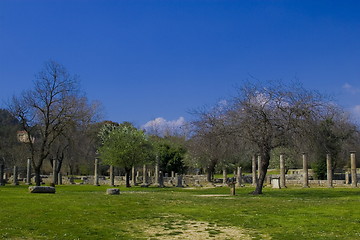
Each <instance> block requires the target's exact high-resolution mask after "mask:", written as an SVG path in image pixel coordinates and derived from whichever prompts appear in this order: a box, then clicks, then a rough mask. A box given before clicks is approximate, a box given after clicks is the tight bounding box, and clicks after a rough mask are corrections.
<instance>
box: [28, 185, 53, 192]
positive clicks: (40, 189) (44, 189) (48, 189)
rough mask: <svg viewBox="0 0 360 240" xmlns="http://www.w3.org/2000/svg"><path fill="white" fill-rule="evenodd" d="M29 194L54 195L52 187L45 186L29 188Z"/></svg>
mask: <svg viewBox="0 0 360 240" xmlns="http://www.w3.org/2000/svg"><path fill="white" fill-rule="evenodd" d="M29 192H30V193H55V188H54V187H47V186H31V187H29Z"/></svg>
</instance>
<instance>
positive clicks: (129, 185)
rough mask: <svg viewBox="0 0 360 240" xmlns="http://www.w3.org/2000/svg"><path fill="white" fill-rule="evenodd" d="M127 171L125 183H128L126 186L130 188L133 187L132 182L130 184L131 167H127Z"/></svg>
mask: <svg viewBox="0 0 360 240" xmlns="http://www.w3.org/2000/svg"><path fill="white" fill-rule="evenodd" d="M125 172H126V176H125V177H126V178H125V183H126V187H127V188H129V187H131V184H130V173H131V168H125Z"/></svg>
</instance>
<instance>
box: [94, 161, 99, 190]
mask: <svg viewBox="0 0 360 240" xmlns="http://www.w3.org/2000/svg"><path fill="white" fill-rule="evenodd" d="M98 168H99V159H98V158H95V168H94V185H95V186H99V185H100V184H99V175H98Z"/></svg>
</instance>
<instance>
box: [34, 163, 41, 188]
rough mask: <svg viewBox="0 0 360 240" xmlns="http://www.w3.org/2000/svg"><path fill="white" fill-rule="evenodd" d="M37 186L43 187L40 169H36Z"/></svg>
mask: <svg viewBox="0 0 360 240" xmlns="http://www.w3.org/2000/svg"><path fill="white" fill-rule="evenodd" d="M34 171H35V185H36V186H41V177H40V167H35V168H34Z"/></svg>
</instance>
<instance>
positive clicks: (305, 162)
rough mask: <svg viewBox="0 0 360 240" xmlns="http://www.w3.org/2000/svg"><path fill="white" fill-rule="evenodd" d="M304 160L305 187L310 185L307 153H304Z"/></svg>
mask: <svg viewBox="0 0 360 240" xmlns="http://www.w3.org/2000/svg"><path fill="white" fill-rule="evenodd" d="M302 160H303V187H304V188H308V187H309V173H308V161H307V156H306V153H303V154H302Z"/></svg>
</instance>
